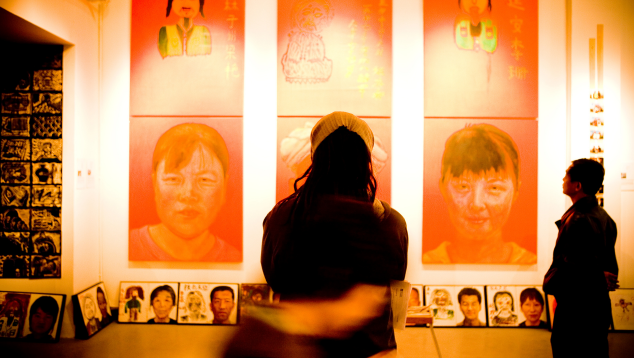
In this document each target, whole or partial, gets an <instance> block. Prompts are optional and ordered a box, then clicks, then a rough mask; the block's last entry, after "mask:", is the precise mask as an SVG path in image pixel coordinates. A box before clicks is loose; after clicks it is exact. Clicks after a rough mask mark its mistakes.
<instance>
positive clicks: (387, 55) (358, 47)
mask: <svg viewBox="0 0 634 358" xmlns="http://www.w3.org/2000/svg"><path fill="white" fill-rule="evenodd" d="M277 19H278V27H277V36H278V42H277V46H278V47H277V94H278V102H277V111H278V115H280V116H323V115H326V114H328V113H331V112H333V111H346V112H350V113H354V114H355V115H357V116H383V117H389V116H391V110H392V104H391V103H392V1H391V0H278V18H277Z"/></svg>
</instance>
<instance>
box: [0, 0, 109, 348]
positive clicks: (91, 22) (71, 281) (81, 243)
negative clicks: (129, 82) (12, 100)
mask: <svg viewBox="0 0 634 358" xmlns="http://www.w3.org/2000/svg"><path fill="white" fill-rule="evenodd" d="M0 7H2V8H4V9H6V10H8V11H9V12H11V13H13V14H15V15H17V16H19V17H21V18H22V19H24V20H26V21H28V22H30V23H32V24H34V25H36V26H37V27H39V29H36V30H35V31H33V32H31V34H32V35H33V37H34V38H35V39H37V37H38V34H42V33H44V34H45V35H46V33H50V34H53V35H55V36H56V37H57V38H59V40H60V41H59V42H57V43H61V44H63V45H65V46H64V54H63V56H64V59H63V74H64V78H63V84H64V88H63V92H64V100H63V121H64V123H63V127H62V128H63V135H62V136H63V138H64V143H63V146H64V148H63V158H62V162H63V165H64V167H63V169H62V175H63V178H62V180H63V190H64V192H63V196H62V207H63V214H62V237H63V239H62V252H63V255H62V278H61V279H45V280H20V279H9V280H3V281H2V285H3V289H5V290H14V291H24V292H43V293H63V294H67V295H69V296H68V297H70V295H71V294H73V293H74V292H76V291H79V290H81V289H83V288H86V287H88V286H90V285H92V284H94V283H95V282H96V281H97V280H99V267H100V262H99V251H100V246H99V241H98V236H99V230H98V227H99V226H98V225H99V221H98V219H97V218H98V208H99V206H98V203H99V197H98V191H97V189H96V188H92V189H86V190H75V182H74V168H75V160H76V158H82V157H83V158H93V159H97V151H98V143H97V131H98V126H97V123H98V118H99V112H98V108H99V107H98V101H97V98H98V79H99V77H98V74H99V71H98V69H99V67H98V51H97V41H96V39H97V34H98V28H97V22H96V18H95V14H94V12H91V10H90V7H87V6H86V4H85V3H83V2H79V1H70V2H64V6H58V4H57V2H53V1H37V0H35V1H31V0H26V1H6V0H2V1H0ZM45 35H42V37H44V38H47V36H45ZM36 41H37V40H36ZM66 302H67V303H69V305H67V307H66V310H65V316H66V317H72V316H71V311H72V310H71V308H70V300H69V299H67V300H66ZM61 334H62V336H65V337H72V336H73V335H74V328H73V326H72V321H71V320H69V319H64V321H63V326H62V333H61Z"/></svg>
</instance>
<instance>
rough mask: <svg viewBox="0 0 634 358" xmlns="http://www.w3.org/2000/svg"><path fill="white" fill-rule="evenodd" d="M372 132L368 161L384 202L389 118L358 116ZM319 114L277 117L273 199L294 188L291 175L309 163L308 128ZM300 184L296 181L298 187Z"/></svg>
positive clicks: (386, 197)
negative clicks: (315, 115)
mask: <svg viewBox="0 0 634 358" xmlns="http://www.w3.org/2000/svg"><path fill="white" fill-rule="evenodd" d="M361 119H363V120H364V121H365V122H366V123H368V125H369V126H370V128H371V129H372V132H373V133H374V149H373V150H372V165H373V168H374V172H375V174H374V175H375V176H376V180H377V192H376V197H377V198H378V199H381V200H383V201H386V202H387V203H390V200H391V185H392V182H391V179H392V177H391V174H392V120H391V119H390V118H361ZM317 121H319V118H317V117H315V118H309V117H304V118H301V117H284V118H278V119H277V179H276V183H277V189H276V192H275V200H276V201H280V200H282V199H284V198H285V197H287V196H289V195H291V194H292V193H293V192H294V189H293V185H294V183H295V179H297V178H299V177H301V176H302V174H304V172H305V171H306V169H308V167H309V166H310V164H311V158H310V132H311V130H312V129H313V126H314V125H315V124H316V123H317ZM300 186H301V184H298V187H300Z"/></svg>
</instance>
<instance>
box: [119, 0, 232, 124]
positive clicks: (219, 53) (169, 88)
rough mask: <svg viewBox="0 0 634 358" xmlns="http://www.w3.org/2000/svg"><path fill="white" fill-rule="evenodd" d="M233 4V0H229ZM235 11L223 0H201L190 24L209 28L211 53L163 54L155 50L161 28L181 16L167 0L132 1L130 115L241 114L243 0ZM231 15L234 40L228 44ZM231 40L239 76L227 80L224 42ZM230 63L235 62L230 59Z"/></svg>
mask: <svg viewBox="0 0 634 358" xmlns="http://www.w3.org/2000/svg"><path fill="white" fill-rule="evenodd" d="M230 3H233V0H232V1H230ZM237 5H238V10H224V6H225V1H209V0H207V1H206V2H205V5H204V7H203V9H204V13H205V17H204V18H203V17H202V16H201V15H200V13H199V14H198V15H197V16H196V17H195V18H194V19H193V23H194V25H204V26H206V27H207V28H208V29H209V31H210V32H211V54H210V55H203V56H186V55H183V56H175V57H166V58H164V59H163V58H162V57H161V55H160V53H159V50H158V38H159V31H160V29H161V27H163V26H166V25H173V24H176V22H177V21H178V20H179V17H178V16H177V15H176V14H175V13H174V10H173V9H172V11H171V13H170V16H169V17H167V18H166V17H165V13H166V10H167V0H133V1H132V27H131V39H130V42H131V45H130V115H133V116H135V115H141V116H145V115H164V116H165V115H222V116H231V115H237V116H240V115H242V107H243V105H242V100H243V98H242V97H243V87H244V0H238V1H237ZM230 14H233V15H234V16H235V17H237V18H238V20H237V21H235V23H234V28H235V30H236V41H235V42H231V43H230V42H228V41H227V37H228V32H229V22H227V20H226V19H227V17H228V16H229V15H230ZM229 44H235V52H236V60H235V63H236V64H237V66H238V69H239V75H240V76H239V77H238V78H234V77H230V78H227V74H226V72H225V68H226V66H227V63H228V61H227V60H226V59H225V57H226V55H227V45H229ZM232 63H233V62H232Z"/></svg>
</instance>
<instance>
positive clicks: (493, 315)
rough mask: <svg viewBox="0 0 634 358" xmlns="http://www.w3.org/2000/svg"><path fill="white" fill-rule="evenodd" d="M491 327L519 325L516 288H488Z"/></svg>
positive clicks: (488, 309) (488, 310) (488, 311)
mask: <svg viewBox="0 0 634 358" xmlns="http://www.w3.org/2000/svg"><path fill="white" fill-rule="evenodd" d="M486 292H487V294H486V297H487V313H488V319H489V327H517V326H518V325H519V316H518V314H517V313H518V304H519V302H518V301H519V300H518V299H517V293H516V292H517V289H516V287H515V286H486Z"/></svg>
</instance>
